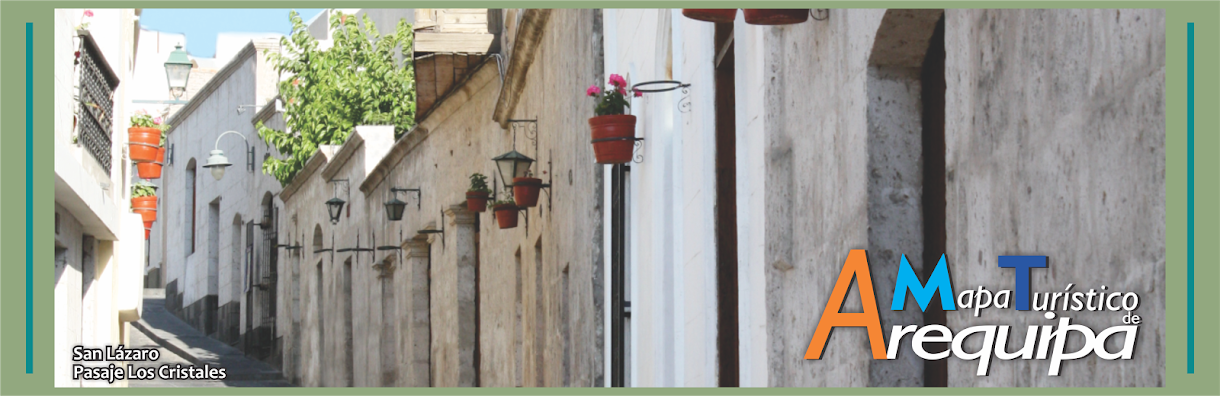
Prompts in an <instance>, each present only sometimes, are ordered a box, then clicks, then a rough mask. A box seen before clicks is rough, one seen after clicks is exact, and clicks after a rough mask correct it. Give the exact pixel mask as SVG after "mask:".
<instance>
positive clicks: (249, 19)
mask: <svg viewBox="0 0 1220 396" xmlns="http://www.w3.org/2000/svg"><path fill="white" fill-rule="evenodd" d="M288 11H290V10H289V9H149V8H145V9H144V11H143V14H142V15H141V16H140V25H141V26H143V27H144V28H145V29H151V30H157V31H162V32H166V33H182V34H185V35H186V51H187V52H190V53H191V55H193V56H197V57H202V58H210V57H212V56H213V55H214V54H215V53H216V34H217V33H221V32H255V33H265V32H271V33H282V34H288V33H290V32H292V23H290V22H288ZM296 11H297V13H299V14H301V19H303V20H305V21H306V22H308V21H309V19H310V18H313V17H314V16H315V15H318V13H320V12H322V10H321V9H297V10H296Z"/></svg>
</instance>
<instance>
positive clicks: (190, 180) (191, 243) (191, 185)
mask: <svg viewBox="0 0 1220 396" xmlns="http://www.w3.org/2000/svg"><path fill="white" fill-rule="evenodd" d="M185 187H186V194H183V195H182V196H183V197H184V198H186V199H187V200H188V201H186V202H185V203H186V207H187V209H188V210H190V213H188V214H187V215H186V217H187V218H186V220H187V221H186V222H185V223H186V224H187V225H189V227H187V229H186V232H185V233H183V235H185V236H186V240H185V241H184V242H185V246H186V255H187V256H190V255H191V254H194V253H195V159H194V158H191V160H190V161H188V162H187V163H186V186H185Z"/></svg>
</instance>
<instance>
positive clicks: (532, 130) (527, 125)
mask: <svg viewBox="0 0 1220 396" xmlns="http://www.w3.org/2000/svg"><path fill="white" fill-rule="evenodd" d="M508 123H509V125H510V128H512V130H513V150H516V149H517V131H518V130H520V131H521V132H522V133H523V134H524V135H525V138H526V139H529V140H530V141H531V142H533V143H534V156H537V155H538V119H537V118H534V119H531V120H514V119H509V120H508Z"/></svg>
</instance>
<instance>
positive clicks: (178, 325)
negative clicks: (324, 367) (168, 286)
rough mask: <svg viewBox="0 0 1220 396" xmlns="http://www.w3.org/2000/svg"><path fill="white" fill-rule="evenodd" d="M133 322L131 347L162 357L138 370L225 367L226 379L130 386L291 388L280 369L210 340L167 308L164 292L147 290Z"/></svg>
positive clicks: (145, 382)
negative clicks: (177, 366) (153, 351)
mask: <svg viewBox="0 0 1220 396" xmlns="http://www.w3.org/2000/svg"><path fill="white" fill-rule="evenodd" d="M141 316H142V317H141V318H140V320H139V321H137V322H133V323H132V327H133V328H134V329H135V331H133V332H132V333H131V345H130V347H131V348H152V347H155V348H158V350H159V351H160V352H161V358H160V359H158V360H157V361H153V362H136V363H133V365H134V366H136V367H153V368H156V367H160V366H161V365H164V364H182V365H195V366H203V365H210V366H212V367H223V368H225V371H226V374H227V378H226V379H224V380H219V381H199V380H159V379H158V380H129V381H128V382H127V384H128V386H129V387H174V388H180V387H283V386H292V384H291V383H289V382H288V381H286V380H284V378H283V376H282V375H281V374H280V372H279V371H278V370H276V369H275V368H273V367H271V366H269V365H267V364H266V363H263V362H260V361H258V360H255V359H252V358H249V357H247V356H246V355H245V354H243V353H242V352H241V351H240V350H238V349H237V348H234V347H232V346H229V345H228V344H225V343H224V342H221V341H220V340H217V339H214V338H211V337H208V336H207V335H204V334H203V333H202V332H200V331H199V330H197V329H195V328H194V327H191V326H190V325H189V324H187V323H186V322H183V321H182V320H181V319H178V317H176V316H174V315H173V314H171V313H169V311H167V310H166V309H165V290H164V289H145V290H144V312H143V314H142V315H141Z"/></svg>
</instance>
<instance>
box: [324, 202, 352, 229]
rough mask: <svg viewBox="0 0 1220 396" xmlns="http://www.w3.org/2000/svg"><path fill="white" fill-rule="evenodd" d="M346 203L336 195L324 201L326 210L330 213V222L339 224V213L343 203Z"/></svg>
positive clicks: (341, 211)
mask: <svg viewBox="0 0 1220 396" xmlns="http://www.w3.org/2000/svg"><path fill="white" fill-rule="evenodd" d="M345 203H347V201H344V200H342V199H339V198H338V197H335V198H331V199H329V200H327V201H326V211H327V212H329V213H330V223H331V224H339V215H340V214H342V213H343V204H345Z"/></svg>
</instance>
